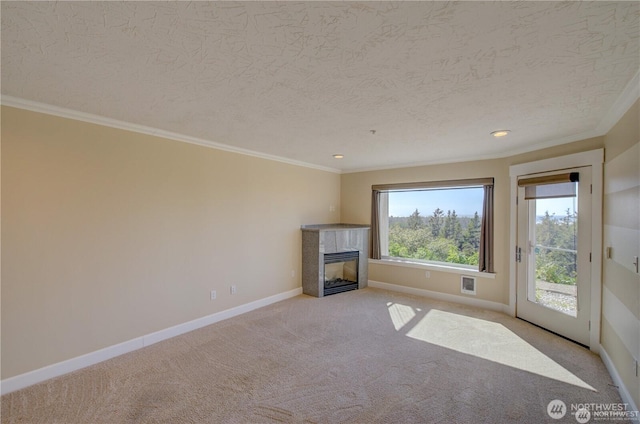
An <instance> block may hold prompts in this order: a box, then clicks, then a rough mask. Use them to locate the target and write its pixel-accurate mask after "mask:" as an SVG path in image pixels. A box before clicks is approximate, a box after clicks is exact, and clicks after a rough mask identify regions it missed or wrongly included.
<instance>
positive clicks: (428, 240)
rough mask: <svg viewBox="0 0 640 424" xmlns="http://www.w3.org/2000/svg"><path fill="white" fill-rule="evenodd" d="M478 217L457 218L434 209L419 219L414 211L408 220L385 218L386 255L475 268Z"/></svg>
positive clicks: (454, 212)
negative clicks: (387, 246)
mask: <svg viewBox="0 0 640 424" xmlns="http://www.w3.org/2000/svg"><path fill="white" fill-rule="evenodd" d="M479 247H480V216H479V215H478V212H476V213H475V214H474V215H473V217H460V216H458V215H457V214H456V211H455V210H449V211H447V213H446V214H445V212H444V211H443V210H442V209H440V208H437V209H436V210H435V211H433V213H432V214H431V216H428V217H423V216H421V215H420V212H419V211H418V209H416V210H415V212H413V213H412V214H411V215H410V216H408V217H393V216H391V217H389V256H394V257H399V258H411V259H426V260H429V261H438V262H449V263H456V264H466V265H477V264H478V249H479Z"/></svg>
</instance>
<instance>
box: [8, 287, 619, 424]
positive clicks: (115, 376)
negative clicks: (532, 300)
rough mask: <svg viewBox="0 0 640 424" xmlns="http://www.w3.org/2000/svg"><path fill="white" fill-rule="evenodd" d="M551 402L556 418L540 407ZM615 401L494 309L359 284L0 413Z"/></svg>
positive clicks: (85, 419) (564, 355) (426, 411)
mask: <svg viewBox="0 0 640 424" xmlns="http://www.w3.org/2000/svg"><path fill="white" fill-rule="evenodd" d="M556 399H558V400H562V401H563V402H564V404H565V405H566V411H565V412H566V415H565V416H564V417H563V418H561V419H554V418H552V417H551V416H550V415H549V413H548V412H547V408H548V405H549V403H550V402H551V401H552V400H556ZM619 402H620V397H619V395H618V392H617V389H616V388H615V387H614V386H613V385H612V381H611V378H610V376H609V374H608V373H607V371H606V369H605V367H604V365H603V363H602V361H601V360H600V358H599V357H598V356H597V355H594V354H593V353H591V352H590V351H589V350H587V349H585V348H583V347H581V346H579V345H577V344H574V343H572V342H570V341H567V340H565V339H562V338H560V337H557V336H555V335H553V334H551V333H549V332H546V331H544V330H542V329H540V328H537V327H535V326H533V325H531V324H529V323H527V322H524V321H521V320H518V319H514V318H511V317H508V316H506V315H504V314H501V313H498V312H494V311H487V310H482V309H478V308H473V307H469V306H463V305H458V304H453V303H447V302H441V301H436V300H432V299H428V298H423V297H417V296H411V295H405V294H399V293H395V292H389V291H385V290H379V289H373V288H367V289H363V290H357V291H352V292H347V293H341V294H337V295H333V296H328V297H325V298H321V299H318V298H314V297H310V296H306V295H301V296H297V297H295V298H292V299H288V300H285V301H282V302H278V303H275V304H273V305H270V306H267V307H264V308H261V309H258V310H255V311H252V312H249V313H247V314H244V315H241V316H238V317H235V318H231V319H228V320H226V321H222V322H219V323H217V324H213V325H210V326H207V327H204V328H202V329H199V330H196V331H193V332H190V333H187V334H184V335H181V336H178V337H174V338H172V339H169V340H165V341H163V342H160V343H157V344H154V345H152V346H149V347H146V348H144V349H140V350H137V351H135V352H131V353H128V354H125V355H122V356H119V357H117V358H113V359H111V360H108V361H105V362H102V363H100V364H97V365H94V366H91V367H88V368H85V369H83V370H79V371H76V372H74V373H71V374H67V375H64V376H61V377H58V378H55V379H51V380H49V381H46V382H43V383H40V384H37V385H35V386H31V387H28V388H25V389H23V390H19V391H16V392H13V393H9V394H7V395H5V396H3V397H2V409H1V412H2V419H1V421H2V423H7V424H9V423H65V424H68V423H109V424H113V423H508V422H514V423H546V422H549V423H551V422H553V423H562V422H566V423H569V422H571V423H575V422H576V419H575V417H574V416H572V415H571V405H577V404H584V403H603V404H610V403H619ZM557 413H558V412H557V410H556V414H557ZM556 417H557V416H556Z"/></svg>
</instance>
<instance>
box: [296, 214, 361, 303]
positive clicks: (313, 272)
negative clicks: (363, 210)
mask: <svg viewBox="0 0 640 424" xmlns="http://www.w3.org/2000/svg"><path fill="white" fill-rule="evenodd" d="M369 228H370V227H369V226H368V225H359V224H316V225H303V226H302V227H300V229H301V230H302V292H303V293H305V294H308V295H311V296H316V297H324V296H325V292H324V283H325V257H324V256H325V254H334V253H341V252H358V281H357V283H358V284H357V288H359V289H361V288H364V287H366V286H367V281H368V266H367V259H368V257H369Z"/></svg>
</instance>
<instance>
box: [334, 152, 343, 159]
mask: <svg viewBox="0 0 640 424" xmlns="http://www.w3.org/2000/svg"><path fill="white" fill-rule="evenodd" d="M333 157H334V158H336V159H342V158H343V157H344V155H341V154H339V153H338V154H335V155H333Z"/></svg>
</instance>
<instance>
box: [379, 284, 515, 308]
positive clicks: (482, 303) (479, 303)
mask: <svg viewBox="0 0 640 424" xmlns="http://www.w3.org/2000/svg"><path fill="white" fill-rule="evenodd" d="M369 287H374V288H378V289H384V290H390V291H396V292H400V293H406V294H413V295H416V296H423V297H430V298H432V299H437V300H443V301H445V302H452V303H461V304H463V305H469V306H475V307H478V308H483V309H490V310H492V311H498V312H503V313H505V314H508V313H509V305H504V304H502V303H498V302H491V301H490V300H482V299H474V298H471V297H466V296H457V295H455V294H449V293H441V292H436V291H431V290H425V289H416V288H413V287H406V286H400V285H398V284H389V283H382V282H380V281H373V280H369Z"/></svg>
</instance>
